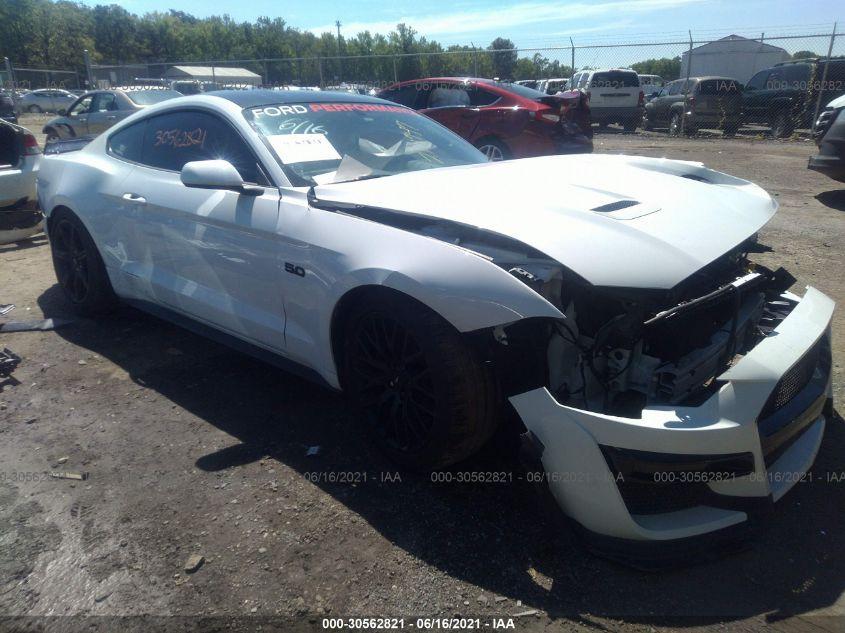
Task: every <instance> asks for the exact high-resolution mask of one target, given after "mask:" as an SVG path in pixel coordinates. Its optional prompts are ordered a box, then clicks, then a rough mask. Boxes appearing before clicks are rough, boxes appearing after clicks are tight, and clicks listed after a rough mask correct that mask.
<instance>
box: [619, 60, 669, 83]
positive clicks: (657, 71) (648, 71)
mask: <svg viewBox="0 0 845 633" xmlns="http://www.w3.org/2000/svg"><path fill="white" fill-rule="evenodd" d="M631 68H632V69H633V70H636V71H637V72H638V73H639V74H641V75H660V76H661V77H662V78H663V79H664V80H666V81H671V80H673V79H678V78H679V77H680V76H681V58H680V57H673V58H671V59H669V58H668V57H661V58H660V59H647V60H645V61H642V62H637V63H636V64H631Z"/></svg>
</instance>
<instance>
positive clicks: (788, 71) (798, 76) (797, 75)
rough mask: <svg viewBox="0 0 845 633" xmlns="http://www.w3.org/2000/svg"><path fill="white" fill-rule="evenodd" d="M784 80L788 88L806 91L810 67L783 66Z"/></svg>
mask: <svg viewBox="0 0 845 633" xmlns="http://www.w3.org/2000/svg"><path fill="white" fill-rule="evenodd" d="M783 71H784V79H785V80H786V81H787V83H788V84H789V87H790V88H795V89H796V90H806V89H807V86H808V85H809V81H810V66H809V64H792V65H790V66H784V67H783Z"/></svg>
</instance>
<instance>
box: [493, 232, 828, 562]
mask: <svg viewBox="0 0 845 633" xmlns="http://www.w3.org/2000/svg"><path fill="white" fill-rule="evenodd" d="M760 248H761V247H760V246H759V245H758V244H757V243H756V239H750V240H748V241H747V242H745V243H743V244H741V245H740V246H738V247H737V248H736V249H734V250H732V251H731V252H730V253H727V254H725V255H724V256H723V257H721V258H719V259H718V260H716V261H715V262H713V263H711V264H710V265H708V266H706V267H705V268H703V269H702V270H700V271H699V272H697V273H696V274H695V275H693V276H692V277H690V278H689V279H687V280H685V281H684V282H683V283H681V284H679V285H678V286H676V287H675V288H673V289H672V290H670V291H658V290H636V289H619V288H598V287H594V286H591V285H590V284H588V283H586V282H584V281H583V280H580V279H579V278H577V277H576V276H575V275H573V274H572V273H570V272H569V271H567V270H566V269H565V268H562V267H561V266H559V265H556V264H554V262H549V261H530V260H522V261H517V262H516V263H514V264H513V265H511V264H510V263H509V262H506V261H505V260H503V259H502V258H501V257H499V258H498V261H496V259H494V261H496V263H498V264H499V265H500V266H503V267H506V268H507V269H508V270H509V272H510V273H511V274H512V275H514V276H516V277H518V278H519V279H521V280H522V281H523V282H524V283H526V284H528V285H529V286H531V287H532V288H533V289H534V290H535V291H536V292H538V293H539V294H541V295H542V296H543V297H545V298H546V299H547V300H548V301H549V302H551V303H552V304H553V305H555V306H557V307H558V308H559V309H560V311H561V312H562V313H563V314H564V316H565V318H563V319H559V320H549V319H536V320H534V319H528V320H525V321H520V322H517V323H514V324H512V325H510V326H505V327H499V328H496V329H495V330H493V331H492V340H493V342H492V343H491V344H490V345H489V346H488V348H487V349H488V352H489V354H490V355H491V357H490V360H491V362H492V364H493V365H494V366H495V367H497V368H499V369H498V372H499V376H500V381H501V383H502V385H503V389H504V391H505V392H506V394H507V395H508V396H509V399H510V402H511V404H512V405H513V407H514V408H515V409H516V411H517V413H518V414H519V416H520V418H521V419H522V422H523V424H524V425H525V429H526V436H525V437H526V439H527V441H528V443H529V444H530V446H531V448H532V450H531V451H529V452H530V453H532V454H533V455H534V456H535V457H536V459H537V460H538V462H539V463H540V464H541V466H542V471H541V472H543V473H544V474H543V476H542V480H543V482H544V484H545V485H547V487H548V492H550V493H551V496H552V497H553V498H554V500H555V501H556V503H557V505H558V506H559V507H560V508H561V509H562V510H563V512H564V514H565V515H566V516H567V517H568V518H570V519H572V520H573V521H574V522H575V524H576V525H577V527H578V528H579V529H580V531H582V532H583V533H584V534H585V535H587V536H589V537H590V539H589V540H590V542H591V543H592V544H593V545H594V546H595V547H597V548H598V549H600V550H601V551H602V552H604V553H606V554H610V555H613V556H615V557H617V558H624V559H626V560H627V561H628V562H632V561H637V560H638V559H640V558H642V559H649V560H651V559H654V558H655V557H660V556H663V555H664V554H665V552H666V551H667V550H668V549H670V548H666V547H665V546H666V545H667V544H668V543H670V542H671V543H674V544H675V545H678V544H679V543H688V542H689V541H690V540H692V541H693V542H696V543H697V541H698V540H699V538H698V537H704V536H705V535H708V538H709V537H712V536H713V533H716V534H718V535H722V534H724V535H725V536H726V538H727V537H728V536H730V538H731V539H733V537H734V536H736V532H737V531H744V530H745V529H746V528H747V527H748V525H749V524H750V523H751V521H750V519H751V518H752V517H756V516H759V515H760V512H761V511H762V510H765V509H766V508H768V507H770V506H771V505H772V504H773V502H775V501H777V500H778V499H779V498H780V497H781V496H782V495H783V494H785V493H786V491H788V490H789V489H790V488H791V487H792V486H793V485H794V484H795V483H797V482H798V481H800V480H801V478H802V477H803V476H804V474H805V473H806V471H807V469H808V468H809V467H810V466H811V464H812V462H813V460H814V458H815V454H816V452H817V450H818V446H819V443H820V441H821V437H822V433H823V430H824V425H825V419H826V417H829V415H830V412H831V408H832V407H831V400H830V394H831V380H830V368H831V356H830V333H829V324H830V320H831V316H832V312H833V306H834V304H833V301H832V300H830V299H829V298H828V297H826V296H825V295H823V294H822V293H820V292H818V291H816V290H814V289H812V288H810V289H808V291H807V293H806V295H805V296H804V298H803V299H802V298H799V297H797V296H795V295H793V294H791V293H788V292H787V288H789V287H790V286H791V285H792V283H793V282H794V279H793V278H792V277H791V276H790V275H789V274H788V273H786V272H785V271H784V270H783V269H780V270H778V271H775V272H772V271H770V270H768V269H766V268H764V267H762V266H759V265H755V264H753V263H751V262H750V260H749V259H748V254H749V252H753V251H758V250H760ZM655 542H659V543H662V546H661V547H660V548H659V552H660V554H659V555H658V554H657V553H656V551H655V550H654V545H655ZM649 544H650V545H649Z"/></svg>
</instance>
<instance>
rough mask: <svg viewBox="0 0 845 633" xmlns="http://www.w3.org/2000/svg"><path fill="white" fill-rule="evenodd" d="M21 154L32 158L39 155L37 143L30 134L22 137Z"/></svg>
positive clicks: (39, 149) (39, 150)
mask: <svg viewBox="0 0 845 633" xmlns="http://www.w3.org/2000/svg"><path fill="white" fill-rule="evenodd" d="M23 153H24V154H25V155H26V156H34V155H36V154H40V153H41V148H40V147H38V141H37V140H36V139H35V137H34V136H33V135H32V134H25V135H24V137H23Z"/></svg>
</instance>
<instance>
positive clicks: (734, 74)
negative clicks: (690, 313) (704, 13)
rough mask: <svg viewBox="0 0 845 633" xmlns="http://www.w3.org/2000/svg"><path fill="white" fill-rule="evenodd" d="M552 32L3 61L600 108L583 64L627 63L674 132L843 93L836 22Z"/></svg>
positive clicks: (65, 77) (774, 118)
mask: <svg viewBox="0 0 845 633" xmlns="http://www.w3.org/2000/svg"><path fill="white" fill-rule="evenodd" d="M552 44H553V45H549V46H543V47H536V48H520V49H514V50H488V49H480V48H474V47H460V46H453V47H450V48H449V50H445V51H441V50H437V51H431V52H424V53H397V54H386V55H361V56H342V55H341V56H327V57H292V58H283V59H240V60H224V61H220V60H210V61H185V62H161V63H144V64H128V65H127V64H123V65H92V64H88V65H87V68H86V69H85V70H84V72H81V73H77V72H76V71H72V70H50V69H28V68H15V67H14V65H13V64H11V63H9V64H7V68H6V71H7V72H6V75H11V79H10V78H9V77H6V83H7V84H8V83H9V82H10V81H11V82H12V83H14V85H16V86H17V87H19V88H24V89H34V88H35V87H62V88H65V89H71V90H72V89H78V88H80V87H86V88H89V89H91V88H114V87H125V86H138V85H149V86H163V87H170V88H173V89H175V90H178V91H179V92H183V93H187V94H193V93H196V92H202V91H208V90H214V89H220V88H255V87H264V88H275V89H318V88H319V89H324V90H325V89H334V90H348V91H357V92H364V93H367V92H368V93H371V94H374V93H375V92H377V91H378V90H380V89H382V88H385V87H387V86H388V85H391V84H393V83H395V82H397V81H405V80H412V79H420V78H430V77H447V76H451V77H454V76H463V77H483V78H490V79H492V78H498V79H501V80H513V81H524V82H527V84H528V85H529V86H531V87H536V88H539V89H541V90H543V91H546V92H555V91H557V90H560V89H569V88H577V89H581V90H584V91H586V92H590V93H591V107H592V108H593V110H594V112H600V111H601V109H602V107H603V105H604V102H606V101H607V99H609V98H610V97H606V95H605V96H603V94H604V92H605V90H604V88H606V87H607V84H606V82H604V83H603V82H602V81H598V80H597V74H596V73H595V72H592V73H590V72H589V71H597V70H602V69H622V68H629V69H633V70H635V71H636V72H638V73H639V75H640V83H641V86H640V90H641V91H642V93H643V94H642V97H640V96H639V95H638V94H637V98H636V99H635V100H634V101H633V102H632V103H631V106H630V107H631V108H632V113H633V114H636V116H637V117H641V123H640V126H641V127H643V128H645V129H649V130H652V129H653V130H658V131H667V132H669V133H671V134H676V135H689V134H694V133H706V132H707V131H708V130H715V131H721V132H728V133H734V132H736V131H737V130H739V131H740V132H741V133H744V134H771V135H774V136H777V137H788V136H790V135H792V134H793V133H795V132H796V131H797V132H802V131H806V130H808V129H809V128H811V126H812V124H813V121H814V120H815V118H816V116H817V113H818V110H819V109H820V108H823V107H824V106H825V105H826V104H827V103H828V102H829V101H831V100H832V99H833V98H835V97H836V96H839V95H840V94H843V93H845V36H843V35H837V34H836V27H835V25H833V26H832V27H831V26H827V27H819V28H818V29H817V31H815V32H812V31H808V32H803V33H801V32H799V33H793V32H787V33H785V34H778V35H774V36H772V35H769V36H767V35H766V34H765V33H761V34H760V35H759V36H758V37H750V36H748V37H740V36H736V35H729V36H726V37H712V38H709V37H705V36H703V35H696V34H692V33H691V34H689V35H688V37H677V36H676V37H674V38H647V37H640V38H632V40H631V41H627V42H602V41H594V42H593V43H589V44H579V43H576V42H573V41H572V40H568V41H566V42H557V43H556V45H555V43H554V42H552ZM827 58H831V61H830V62H826V61H825V60H826V59H827ZM9 71H11V72H9ZM573 77H574V78H575V79H576V82H575V85H573V84H572V79H573ZM704 78H712V79H714V80H716V81H707V80H704ZM550 80H552V81H550ZM637 102H639V103H637ZM620 103H621V101H620ZM626 103H627V102H626ZM643 113H644V114H645V116H643ZM633 114H632V115H633Z"/></svg>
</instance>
